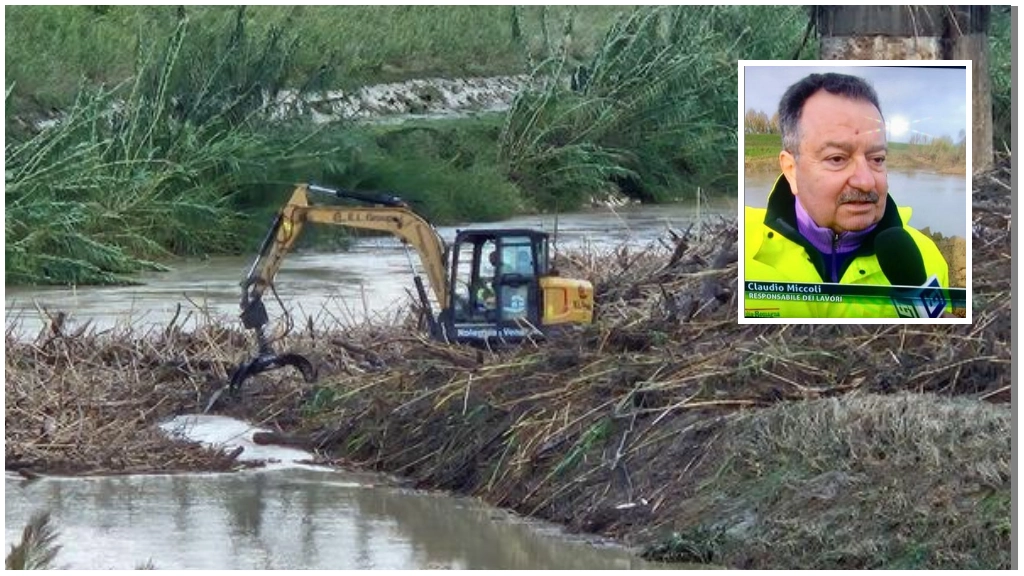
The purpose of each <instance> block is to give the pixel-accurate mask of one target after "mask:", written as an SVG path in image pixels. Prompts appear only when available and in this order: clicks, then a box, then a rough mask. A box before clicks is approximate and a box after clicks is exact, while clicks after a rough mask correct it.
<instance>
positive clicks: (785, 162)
mask: <svg viewBox="0 0 1024 576" xmlns="http://www.w3.org/2000/svg"><path fill="white" fill-rule="evenodd" d="M779 168H781V169H782V175H783V176H785V177H786V180H787V181H789V189H790V190H792V191H793V195H794V196H796V195H797V194H799V190H797V189H796V158H795V157H794V156H793V155H792V154H790V153H789V152H787V151H786V150H783V151H782V152H779Z"/></svg>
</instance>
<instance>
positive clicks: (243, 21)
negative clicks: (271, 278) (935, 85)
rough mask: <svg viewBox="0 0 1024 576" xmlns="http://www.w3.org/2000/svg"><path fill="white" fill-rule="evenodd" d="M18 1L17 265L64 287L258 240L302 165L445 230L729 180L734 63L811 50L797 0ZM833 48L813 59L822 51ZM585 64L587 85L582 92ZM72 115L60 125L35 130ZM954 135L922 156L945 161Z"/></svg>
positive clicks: (10, 29)
mask: <svg viewBox="0 0 1024 576" xmlns="http://www.w3.org/2000/svg"><path fill="white" fill-rule="evenodd" d="M5 15H6V28H5V32H6V38H7V41H6V58H5V62H6V70H7V81H6V91H5V94H6V97H5V111H6V126H7V134H6V141H5V145H6V149H5V160H6V168H7V175H6V192H7V193H6V194H5V207H6V210H7V216H6V218H5V239H6V247H5V256H6V257H7V261H8V265H7V267H6V268H5V280H6V281H7V282H8V283H61V284H66V283H116V282H126V281H130V280H131V278H132V277H133V275H134V274H136V273H137V272H139V271H141V270H145V269H154V268H159V264H158V262H159V261H160V260H162V259H164V258H166V257H167V256H169V255H185V256H188V255H200V254H207V253H217V252H219V253H223V252H236V251H248V250H250V249H251V247H252V246H253V245H254V244H255V242H256V240H257V239H258V238H259V237H260V236H261V235H262V233H263V232H264V230H263V228H264V226H265V225H266V223H267V222H268V220H269V214H270V213H271V212H273V211H274V210H276V209H277V208H278V206H279V205H280V203H281V202H283V201H284V199H285V198H286V197H287V194H288V193H289V191H290V188H291V186H292V184H294V183H295V182H298V181H316V182H321V183H324V184H328V185H335V186H344V187H349V188H363V189H376V190H389V191H392V192H395V193H398V194H399V195H402V196H405V197H407V198H408V199H409V200H411V201H412V202H413V205H414V207H416V208H417V209H418V210H419V211H421V212H423V213H424V214H425V215H426V216H428V217H429V218H431V219H432V220H434V221H435V222H437V223H456V222H462V221H477V220H496V219H501V218H505V217H508V216H510V215H513V214H516V213H522V212H529V211H536V210H550V209H557V210H566V209H575V208H577V207H578V206H579V205H580V204H581V203H583V202H585V201H586V200H588V199H589V198H590V197H591V196H600V195H602V194H604V193H624V194H626V195H628V196H631V197H633V198H639V199H642V200H645V201H671V200H676V199H683V200H685V199H689V198H690V197H691V196H692V195H693V194H694V193H695V192H696V190H697V188H698V187H700V188H702V189H703V190H704V191H705V193H709V194H711V195H716V194H725V195H729V194H732V193H734V192H735V190H734V186H735V182H736V179H735V170H736V166H735V157H736V156H735V149H736V139H735V128H734V127H735V126H736V106H735V103H736V93H735V90H736V88H735V86H736V82H735V73H736V69H735V61H736V60H737V59H740V58H743V59H773V58H789V57H791V56H792V54H793V53H794V52H795V51H796V48H797V46H798V45H799V43H800V40H801V39H802V36H803V31H804V27H805V25H806V21H807V20H806V18H807V16H806V11H805V10H804V9H803V8H802V7H798V6H793V7H786V8H779V7H586V8H583V7H572V6H558V7H545V6H529V7H512V6H483V7H481V6H465V7H463V6H459V7H454V6H451V7H429V6H377V7H359V6H347V7H328V6H318V7H308V6H293V7H282V6H260V7H219V6H213V7H204V6H187V7H173V6H164V7H148V6H147V7H142V6H8V7H5ZM991 38H992V69H993V87H994V90H995V93H994V95H993V97H994V101H995V112H996V116H995V117H996V131H997V140H999V139H1000V138H1004V137H1005V135H1006V134H1007V133H1008V128H1007V126H1008V123H1007V118H1008V110H1009V105H1008V103H1009V98H1008V94H1009V79H1008V78H1009V74H1008V72H1009V25H1008V13H1006V12H1005V11H1003V10H1001V9H996V10H994V11H993V23H992V37H991ZM813 44H814V43H813V42H811V44H810V45H808V46H806V47H804V49H803V52H802V57H805V58H812V57H814V56H815V52H816V51H815V50H814V46H813ZM523 72H527V73H530V74H532V75H533V78H534V79H535V80H536V82H537V84H536V85H537V88H536V89H535V90H531V91H526V92H524V93H522V94H520V96H519V98H517V100H516V102H515V104H514V106H513V109H512V111H511V112H510V113H509V114H507V115H497V116H483V117H476V118H471V119H466V120H460V121H451V122H449V121H437V122H423V123H413V124H407V125H404V126H398V127H396V126H386V127H373V126H355V125H350V124H332V125H328V126H319V127H314V126H312V125H310V124H308V123H305V122H304V121H303V119H297V120H296V121H294V122H288V123H285V124H273V125H272V124H271V123H269V122H268V121H267V119H266V118H264V117H262V115H261V113H260V111H259V108H260V104H261V102H262V98H263V95H264V94H266V93H273V92H275V91H276V90H278V89H281V88H286V87H287V88H290V89H298V90H301V91H307V92H308V91H317V90H323V89H337V88H351V87H355V86H361V85H365V84H371V83H379V82H385V81H392V80H401V79H406V78H412V77H424V76H434V75H437V76H446V77H457V76H466V75H500V74H514V73H523ZM574 72H578V73H580V74H578V75H577V78H578V79H582V80H583V81H582V82H579V83H578V84H577V86H576V87H575V88H572V87H570V86H569V85H568V81H567V79H568V77H569V76H570V75H571V74H572V73H574ZM57 111H59V112H61V113H62V114H63V117H64V118H65V120H64V121H62V122H61V123H60V124H58V126H57V127H56V128H53V129H50V130H46V131H44V132H42V133H38V131H37V130H34V129H33V128H32V124H33V123H34V122H36V121H38V120H39V119H41V118H45V117H49V116H50V115H51V113H53V112H57ZM755 145H757V146H755ZM747 146H748V147H751V146H755V147H754V148H751V150H753V157H755V158H758V157H764V158H770V157H771V156H774V155H775V154H777V148H775V144H774V143H773V142H767V140H764V141H762V140H759V139H758V138H754V137H748V139H747ZM773 148H774V149H773ZM895 152H899V150H898V148H896V147H894V154H893V156H894V158H893V160H892V162H891V164H892V165H897V164H898V162H897V161H898V160H899V159H900V155H899V154H896V153H895ZM948 152H949V151H948V150H946V151H941V150H940V151H936V150H917V151H916V152H915V153H914V154H911V155H909V156H907V158H908V159H909V161H912V163H913V164H912V165H915V166H916V165H919V164H920V165H924V166H928V165H929V163H940V162H944V161H945V158H946V156H944V154H947V153H948ZM767 162H768V163H771V160H770V159H769V160H768V161H767ZM313 236H315V234H314V235H313Z"/></svg>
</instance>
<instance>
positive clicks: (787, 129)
mask: <svg viewBox="0 0 1024 576" xmlns="http://www.w3.org/2000/svg"><path fill="white" fill-rule="evenodd" d="M819 90H824V91H826V92H828V93H829V94H835V95H836V96H845V97H846V98H849V99H851V100H863V101H865V102H870V103H871V104H874V106H875V108H877V109H878V113H879V114H881V113H882V107H881V106H879V104H878V94H876V93H875V89H874V88H872V87H871V84H868V82H867V80H864V79H863V78H859V77H857V76H850V75H848V74H836V73H835V72H829V73H827V74H811V75H810V76H807V77H805V78H804V79H803V80H800V81H799V82H797V83H796V84H793V85H792V86H790V87H789V88H787V89H786V93H785V94H783V95H782V100H781V101H780V102H779V129H780V130H781V131H782V149H783V150H785V151H787V152H789V153H790V154H792V155H794V156H796V154H797V152H798V151H799V150H800V127H799V123H800V113H801V112H802V111H803V109H804V104H805V103H807V99H808V98H810V97H811V96H813V95H814V94H815V93H816V92H818V91H819Z"/></svg>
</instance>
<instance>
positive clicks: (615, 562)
mask: <svg viewBox="0 0 1024 576" xmlns="http://www.w3.org/2000/svg"><path fill="white" fill-rule="evenodd" d="M360 481H365V478H361V480H360ZM5 495H6V506H5V539H6V545H7V547H8V548H9V547H10V545H11V544H12V543H13V542H14V541H16V539H17V538H19V535H20V529H21V527H22V526H23V525H24V523H25V522H26V520H27V519H28V517H29V516H30V514H31V513H32V512H34V511H35V510H36V509H39V508H46V509H49V510H51V512H52V515H53V520H54V524H55V526H56V528H57V529H58V531H59V533H60V535H59V543H60V544H61V545H62V546H63V547H62V549H61V552H60V554H59V555H58V558H57V563H58V565H60V566H61V567H67V568H74V569H107V568H120V569H127V568H132V567H134V566H136V565H137V564H140V563H143V562H145V561H147V560H151V561H152V562H153V564H154V565H155V566H156V567H157V568H161V569H266V568H275V569H306V568H316V569H370V568H373V569H416V568H428V567H433V568H441V567H449V568H471V569H554V568H559V569H602V568H620V569H628V568H649V567H656V568H661V567H664V566H662V565H657V564H650V563H646V562H643V561H642V560H639V559H638V558H636V557H635V556H633V555H632V554H630V553H628V551H626V550H624V549H622V548H618V547H615V546H611V545H607V544H601V545H598V544H597V543H594V542H588V541H585V540H583V539H581V538H572V537H570V536H567V535H564V534H562V533H561V532H559V531H558V530H557V529H556V528H554V527H552V526H549V525H542V524H537V523H534V522H527V521H525V520H522V519H519V518H516V517H514V516H512V515H510V514H508V513H506V512H503V511H500V510H496V509H493V508H489V507H486V506H484V505H482V504H480V503H478V502H476V501H475V500H472V499H465V498H452V497H448V496H444V495H439V494H427V493H422V492H417V491H411V490H404V489H399V488H394V487H388V486H381V485H368V484H361V483H358V482H353V477H351V476H347V475H346V474H345V473H342V472H333V471H332V472H326V471H319V470H309V469H298V468H293V469H274V470H261V471H248V472H243V473H238V474H231V475H168V476H130V477H108V478H74V479H44V480H39V481H36V482H33V483H30V484H28V485H24V484H22V483H21V481H20V480H19V479H18V478H17V477H16V476H12V475H8V476H7V477H6V486H5Z"/></svg>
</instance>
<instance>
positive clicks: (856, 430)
mask: <svg viewBox="0 0 1024 576" xmlns="http://www.w3.org/2000/svg"><path fill="white" fill-rule="evenodd" d="M988 176H989V175H986V177H984V178H979V179H977V180H976V181H975V190H974V202H975V238H974V250H975V252H974V258H973V264H974V271H973V282H974V297H975V303H974V323H973V325H970V326H948V325H945V326H918V325H914V326H863V327H861V326H847V325H841V326H830V325H810V326H775V325H767V326H739V325H737V324H736V304H735V295H734V294H733V290H734V289H735V286H736V267H735V263H734V260H735V252H734V250H735V248H734V247H733V246H724V247H723V246H722V245H721V242H711V241H710V240H708V241H703V242H702V241H700V240H699V239H697V238H693V237H688V238H684V239H683V240H682V241H681V242H679V243H677V244H676V245H675V246H672V247H671V249H670V247H668V246H666V247H665V248H663V249H655V248H652V249H644V250H639V249H636V248H631V247H621V248H619V249H617V250H610V251H608V252H607V253H580V252H577V253H573V254H569V255H568V257H567V259H566V261H565V262H563V265H561V266H560V268H561V269H563V270H564V271H566V273H569V274H573V275H583V276H585V277H589V278H591V279H593V281H594V282H595V288H596V292H597V293H596V299H597V301H598V302H600V303H601V306H600V307H599V309H598V317H597V321H596V323H595V324H594V325H593V326H591V327H588V328H586V329H581V330H579V331H578V332H576V333H572V334H566V335H563V336H562V337H560V338H558V339H556V340H553V341H551V342H548V343H546V344H544V345H543V346H538V347H536V348H530V347H525V348H522V349H518V350H509V351H503V352H489V351H478V350H474V349H466V348H459V347H451V346H443V345H440V344H437V343H433V342H428V341H425V340H423V339H422V338H421V337H419V336H417V334H418V332H416V331H415V328H414V327H413V326H412V325H411V323H410V325H408V326H378V325H370V324H365V325H359V326H353V327H351V328H350V329H348V330H344V331H336V332H332V333H323V332H309V331H305V330H300V331H296V332H295V333H293V334H291V335H290V336H289V337H288V338H287V339H286V341H284V342H281V343H279V347H280V348H281V349H292V350H295V351H299V352H303V353H306V354H308V355H310V356H311V357H312V358H313V359H315V360H316V361H317V363H318V364H319V365H320V367H321V379H320V381H319V382H318V383H317V384H316V385H313V386H310V385H308V384H305V383H304V382H302V380H301V378H300V377H299V376H298V375H297V374H294V373H292V372H289V371H278V372H272V373H268V374H266V375H263V376H261V377H259V378H256V379H254V380H252V381H251V382H250V383H249V384H247V385H246V387H245V389H244V395H243V398H241V399H240V400H239V401H236V402H231V403H226V404H224V405H223V407H220V408H217V410H218V411H220V412H222V413H225V414H228V415H232V416H239V417H243V418H245V419H246V420H248V421H250V422H254V423H259V424H260V425H263V426H267V427H271V428H273V429H276V430H278V431H279V436H278V437H277V438H276V440H278V441H289V442H294V443H301V444H302V445H304V446H306V447H310V448H313V449H315V450H317V452H318V453H319V454H321V457H322V460H323V461H324V462H327V463H333V464H336V465H341V466H355V467H365V468H369V469H375V470H382V471H387V472H390V473H394V474H399V475H401V476H403V477H405V478H407V479H408V480H409V481H410V482H412V483H414V484H415V485H417V486H418V487H423V488H435V489H442V490H451V491H454V492H457V493H462V494H471V495H474V496H477V497H480V498H482V499H483V500H485V501H487V502H489V503H492V504H494V505H498V506H502V507H507V508H511V509H514V510H516V511H518V512H521V513H523V514H527V515H530V516H537V517H542V518H546V519H551V520H555V521H558V522H561V523H563V524H565V525H567V526H568V527H570V528H571V529H574V530H580V531H586V532H593V533H599V534H605V535H609V536H613V537H616V538H618V539H620V540H621V541H623V542H624V543H626V544H629V545H632V546H637V547H639V548H641V549H644V550H645V551H646V552H645V556H647V557H649V558H652V559H666V560H667V559H672V560H688V561H700V562H711V563H715V564H720V565H726V566H730V567H751V568H811V567H814V568H879V567H884V568H896V567H919V568H937V567H945V568H953V567H955V568H968V567H981V568H1007V567H1009V547H1010V540H1009V538H1010V531H1009V527H1010V515H1009V510H1010V502H1011V488H1010V479H1011V476H1010V474H1011V473H1012V472H1011V468H1010V444H1009V437H1010V436H1009V434H1010V424H1011V423H1010V416H1011V411H1010V407H1009V400H1010V391H1011V381H1010V378H1011V375H1010V363H1011V353H1010V301H1009V294H1010V289H1011V287H1010V265H1011V262H1010V257H1009V254H1010V249H1009V223H1010V214H1009V211H1008V202H1007V201H1006V200H1007V196H1008V194H1009V187H1008V181H1009V169H1008V166H1007V167H1005V168H1004V169H1003V171H1001V172H997V173H994V174H993V175H991V176H993V177H994V180H993V179H990V178H988ZM720 226H721V229H720V230H718V231H717V232H718V234H709V235H706V236H705V238H707V239H711V238H722V237H726V238H735V235H736V232H735V224H734V223H730V222H722V223H721V224H720ZM252 351H253V344H252V343H251V342H250V341H249V339H248V338H247V337H246V336H245V335H243V334H241V333H240V332H238V331H236V330H234V329H228V328H224V327H222V326H216V325H210V326H206V327H204V328H201V329H197V330H194V331H189V332H185V331H182V330H179V329H178V328H176V327H175V326H174V325H171V326H167V327H161V328H160V329H158V330H153V331H151V332H148V333H145V334H143V333H137V332H136V333H132V332H128V333H113V332H111V333H106V334H77V335H76V334H67V333H63V332H60V331H59V330H57V331H56V332H54V333H52V334H50V335H44V336H43V337H41V338H40V339H39V340H37V341H36V342H34V343H18V342H16V341H13V340H12V339H11V338H10V337H8V340H7V342H6V352H7V354H6V360H5V362H6V370H7V378H6V381H5V399H6V404H5V416H6V422H7V426H6V427H5V439H6V447H5V464H6V466H7V468H8V469H12V468H13V469H19V470H21V471H23V473H24V474H26V475H33V474H40V473H118V472H139V471H147V470H153V469H168V470H171V469H178V470H195V469H204V470H207V469H214V470H226V469H231V468H232V466H233V464H232V463H231V459H230V455H228V457H227V458H226V459H224V458H222V459H220V460H218V459H215V458H214V455H213V454H212V453H209V452H208V451H206V452H201V451H199V450H200V449H198V448H196V447H194V446H189V447H182V446H181V445H177V444H173V443H172V442H171V441H170V440H168V439H166V438H163V437H159V438H158V437H157V436H156V435H155V434H150V432H152V431H153V429H154V426H155V424H156V423H157V422H159V421H161V420H162V419H165V418H167V417H169V416H171V415H174V414H181V413H189V412H195V411H198V410H201V409H202V407H203V405H204V404H205V401H206V400H207V399H208V398H209V395H210V394H211V393H212V392H213V391H214V390H216V389H217V387H218V386H220V385H221V384H222V383H223V382H224V380H225V379H226V377H227V374H228V371H229V370H230V368H231V367H232V366H233V365H234V364H235V363H237V362H238V361H239V360H241V359H242V358H243V357H245V356H246V355H247V354H251V352H252ZM181 454H188V455H189V457H188V458H183V457H181V456H180V455H181ZM204 458H205V459H204ZM234 465H237V464H234ZM769 543H770V545H769Z"/></svg>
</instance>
